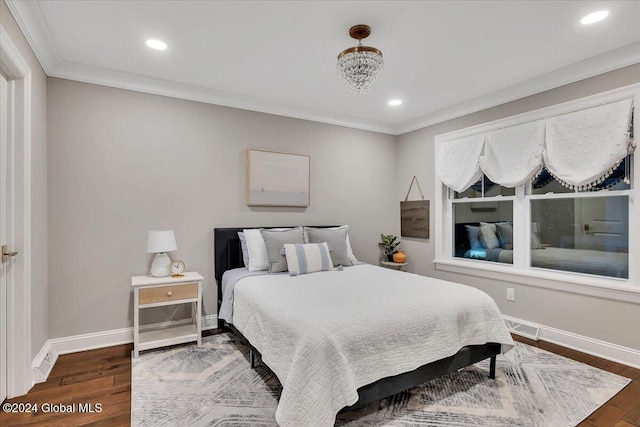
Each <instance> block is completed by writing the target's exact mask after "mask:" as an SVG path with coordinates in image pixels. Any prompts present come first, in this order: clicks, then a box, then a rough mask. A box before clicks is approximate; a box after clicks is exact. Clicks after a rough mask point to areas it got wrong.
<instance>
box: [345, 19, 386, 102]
mask: <svg viewBox="0 0 640 427" xmlns="http://www.w3.org/2000/svg"><path fill="white" fill-rule="evenodd" d="M369 34H371V27H369V26H368V25H355V26H353V27H351V28H350V29H349V35H350V36H351V37H352V38H354V39H356V40H358V46H355V47H350V48H349V49H345V50H343V51H342V52H341V53H340V55H338V64H337V69H338V75H339V76H340V78H341V79H342V81H344V82H345V84H346V85H347V86H348V87H349V89H351V91H352V92H353V93H354V94H355V95H356V96H358V97H360V96H364V95H366V94H367V90H369V87H371V85H372V84H373V82H375V81H376V79H377V78H378V76H379V75H380V73H382V70H383V69H384V61H383V60H382V52H380V51H379V50H378V49H376V48H375V47H369V46H362V39H365V38H367V37H368V36H369Z"/></svg>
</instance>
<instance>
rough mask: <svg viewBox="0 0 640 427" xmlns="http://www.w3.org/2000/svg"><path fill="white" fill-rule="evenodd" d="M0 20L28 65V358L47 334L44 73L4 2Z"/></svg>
mask: <svg viewBox="0 0 640 427" xmlns="http://www.w3.org/2000/svg"><path fill="white" fill-rule="evenodd" d="M0 23H1V24H2V27H3V28H4V29H5V30H6V31H7V34H8V35H9V38H11V41H12V42H13V43H14V44H15V45H16V47H17V48H18V51H19V52H20V55H22V57H23V58H24V59H25V60H26V61H27V64H28V65H29V67H30V68H31V359H32V360H33V357H34V356H35V355H36V354H37V353H38V352H39V351H40V349H41V348H42V346H43V345H44V343H45V342H46V341H47V339H48V338H49V333H48V326H47V323H48V321H49V318H48V310H47V307H48V306H47V304H48V300H47V293H48V289H47V76H46V75H45V74H44V72H43V71H42V68H41V67H40V63H39V62H38V59H37V58H36V56H35V55H34V53H33V51H32V50H31V47H30V46H29V44H28V43H27V40H26V39H25V38H24V36H23V35H22V31H20V28H19V27H18V25H17V24H16V21H15V20H14V19H13V16H12V15H11V12H10V11H9V9H8V8H7V5H6V4H5V3H4V2H0Z"/></svg>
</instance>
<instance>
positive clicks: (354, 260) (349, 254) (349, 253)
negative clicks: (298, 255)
mask: <svg viewBox="0 0 640 427" xmlns="http://www.w3.org/2000/svg"><path fill="white" fill-rule="evenodd" d="M311 228H313V227H311ZM343 228H345V229H346V230H347V258H349V261H351V264H353V265H355V264H356V263H357V262H358V259H357V258H356V256H355V255H354V254H353V249H352V248H351V241H350V240H349V226H348V225H341V226H340V227H330V228H329V229H330V230H340V229H343ZM304 241H305V242H306V243H309V235H308V234H307V227H305V228H304Z"/></svg>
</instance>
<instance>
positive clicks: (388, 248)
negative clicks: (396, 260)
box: [380, 234, 400, 262]
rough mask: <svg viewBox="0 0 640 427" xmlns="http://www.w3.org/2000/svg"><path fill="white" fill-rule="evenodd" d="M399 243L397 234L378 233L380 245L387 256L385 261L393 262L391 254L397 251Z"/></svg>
mask: <svg viewBox="0 0 640 427" xmlns="http://www.w3.org/2000/svg"><path fill="white" fill-rule="evenodd" d="M399 244H400V240H398V236H394V235H393V234H389V235H386V236H385V235H384V234H380V245H381V246H382V249H383V250H384V254H385V255H386V257H387V261H391V262H393V254H395V253H396V252H398V251H397V250H396V248H397V247H398V245H399Z"/></svg>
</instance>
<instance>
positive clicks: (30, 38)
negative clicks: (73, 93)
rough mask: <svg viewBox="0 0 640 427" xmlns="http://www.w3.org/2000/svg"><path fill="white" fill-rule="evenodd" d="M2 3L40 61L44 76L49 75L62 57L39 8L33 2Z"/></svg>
mask: <svg viewBox="0 0 640 427" xmlns="http://www.w3.org/2000/svg"><path fill="white" fill-rule="evenodd" d="M4 2H5V4H6V5H7V7H8V8H9V10H10V11H11V14H12V15H13V17H14V18H15V20H16V22H17V23H18V27H20V30H22V33H23V34H24V36H25V38H26V39H27V42H28V43H29V46H31V49H32V50H33V53H34V54H35V55H36V57H37V58H38V61H40V65H41V66H42V69H43V70H44V72H45V74H47V75H49V74H50V72H51V71H52V70H53V69H54V68H55V67H56V65H57V64H59V63H60V62H62V57H61V56H60V53H59V52H58V48H57V47H56V44H55V42H54V41H53V37H52V36H51V32H50V31H49V26H48V25H47V23H46V21H45V19H44V16H42V11H41V10H40V6H39V5H38V3H37V2H35V1H18V0H4Z"/></svg>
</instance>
